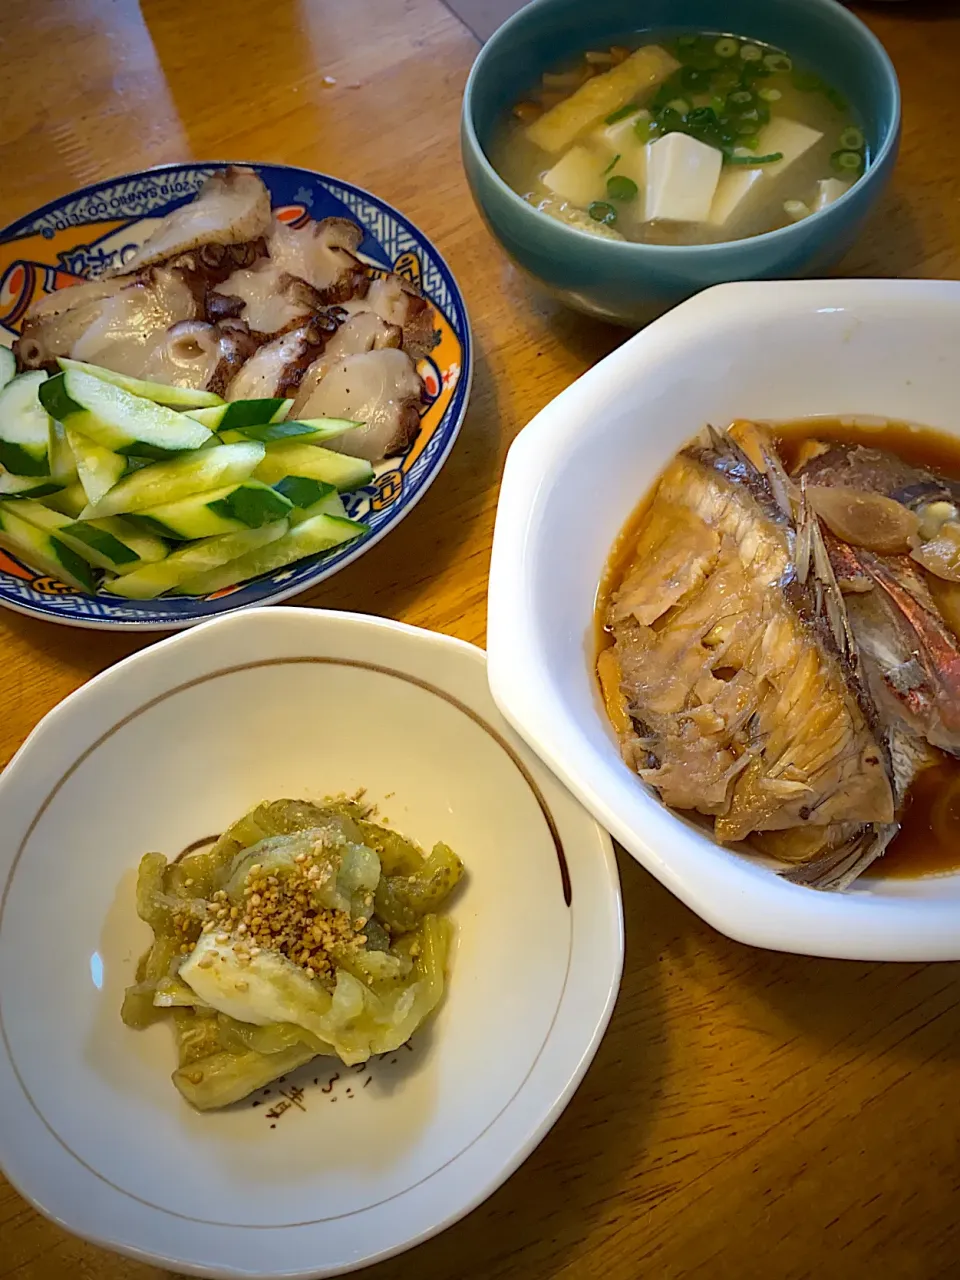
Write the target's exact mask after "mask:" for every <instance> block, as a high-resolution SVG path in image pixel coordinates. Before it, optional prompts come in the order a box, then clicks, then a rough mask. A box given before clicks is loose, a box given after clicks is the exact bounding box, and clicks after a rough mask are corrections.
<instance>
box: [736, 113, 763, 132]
mask: <svg viewBox="0 0 960 1280" xmlns="http://www.w3.org/2000/svg"><path fill="white" fill-rule="evenodd" d="M759 124H760V116H759V114H758V113H757V112H756V111H745V112H744V113H743V115H742V116H741V117H740V123H739V124H738V125H737V133H741V134H743V133H756V131H757V126H758V125H759Z"/></svg>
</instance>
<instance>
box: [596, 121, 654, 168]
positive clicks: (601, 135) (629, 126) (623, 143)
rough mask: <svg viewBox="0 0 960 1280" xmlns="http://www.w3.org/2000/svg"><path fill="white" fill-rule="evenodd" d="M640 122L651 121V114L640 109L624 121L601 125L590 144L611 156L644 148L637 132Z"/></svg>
mask: <svg viewBox="0 0 960 1280" xmlns="http://www.w3.org/2000/svg"><path fill="white" fill-rule="evenodd" d="M638 120H643V121H649V120H650V112H649V111H645V110H644V109H643V108H642V107H639V108H638V109H637V110H636V111H634V112H633V114H632V115H629V116H624V118H623V119H622V120H615V121H614V123H613V124H605V125H601V127H600V128H599V129H594V131H593V133H591V134H590V142H591V143H592V144H593V145H594V146H595V147H596V148H597V150H598V151H601V152H606V153H607V154H608V155H610V156H616V155H623V154H624V152H626V151H632V150H633V149H634V148H635V147H642V146H643V145H644V144H643V143H642V142H641V141H640V139H639V138H638V137H637V135H636V132H635V127H636V124H637V121H638ZM631 176H632V175H631Z"/></svg>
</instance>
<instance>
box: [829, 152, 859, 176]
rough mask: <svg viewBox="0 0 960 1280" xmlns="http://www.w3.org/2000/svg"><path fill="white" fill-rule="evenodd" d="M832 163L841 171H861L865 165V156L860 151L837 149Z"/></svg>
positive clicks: (832, 157) (831, 159)
mask: <svg viewBox="0 0 960 1280" xmlns="http://www.w3.org/2000/svg"><path fill="white" fill-rule="evenodd" d="M830 163H831V164H832V165H833V167H834V168H835V169H837V170H838V171H839V172H840V173H859V172H860V169H861V168H862V167H863V156H862V155H861V154H860V152H859V151H835V152H834V153H833V155H832V156H831V157H830Z"/></svg>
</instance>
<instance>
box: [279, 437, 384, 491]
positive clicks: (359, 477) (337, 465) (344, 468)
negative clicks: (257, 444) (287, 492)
mask: <svg viewBox="0 0 960 1280" xmlns="http://www.w3.org/2000/svg"><path fill="white" fill-rule="evenodd" d="M266 450H267V453H266V457H265V458H264V460H263V462H261V463H260V465H259V466H258V467H257V470H256V472H255V473H254V475H255V478H256V479H257V480H262V481H263V482H264V484H276V483H277V482H278V481H279V480H284V479H286V478H287V477H288V476H303V477H305V478H306V479H308V480H321V481H323V483H324V484H332V485H335V486H336V487H337V488H338V489H360V488H362V487H363V486H364V485H365V484H369V483H370V481H371V480H372V479H373V467H371V465H370V463H369V462H364V461H363V459H362V458H351V457H350V456H349V455H348V454H346V453H334V452H333V450H332V449H321V448H320V447H319V446H318V445H314V444H300V443H299V442H298V441H287V440H281V441H280V442H279V443H277V444H268V445H267V446H266Z"/></svg>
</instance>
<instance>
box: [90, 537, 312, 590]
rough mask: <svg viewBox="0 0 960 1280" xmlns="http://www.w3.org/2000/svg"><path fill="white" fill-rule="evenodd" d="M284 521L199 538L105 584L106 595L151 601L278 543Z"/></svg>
mask: <svg viewBox="0 0 960 1280" xmlns="http://www.w3.org/2000/svg"><path fill="white" fill-rule="evenodd" d="M288 527H289V526H288V524H287V522H286V520H279V521H277V523H276V524H265V525H264V526H263V528H262V529H244V530H242V531H241V532H240V533H225V534H222V535H221V536H220V537H219V538H203V539H201V540H200V541H199V542H191V543H190V545H189V546H186V547H184V548H183V549H182V550H180V551H173V552H171V554H170V555H168V556H167V558H166V560H161V561H160V563H159V564H148V565H145V566H144V568H142V569H138V570H137V571H136V572H135V573H129V574H127V575H126V577H123V578H117V579H116V580H115V581H113V582H108V583H106V584H105V586H106V589H107V591H110V592H112V593H113V594H114V595H118V596H125V597H126V598H127V599H128V600H153V599H155V598H156V597H157V596H160V595H163V593H164V592H165V591H172V590H173V588H174V587H179V586H180V584H181V583H182V582H183V581H185V580H186V579H187V578H191V577H195V576H196V575H197V574H202V573H207V572H209V571H210V570H211V569H216V568H218V567H219V566H220V565H223V564H227V563H229V562H230V561H231V560H237V559H238V558H243V557H245V556H247V555H248V554H249V553H251V552H253V551H255V550H257V549H259V548H263V547H266V545H267V543H270V542H278V541H280V539H282V538H283V536H284V534H285V533H286V532H287V529H288Z"/></svg>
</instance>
